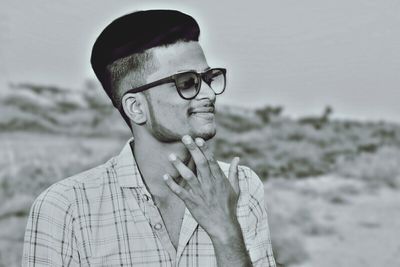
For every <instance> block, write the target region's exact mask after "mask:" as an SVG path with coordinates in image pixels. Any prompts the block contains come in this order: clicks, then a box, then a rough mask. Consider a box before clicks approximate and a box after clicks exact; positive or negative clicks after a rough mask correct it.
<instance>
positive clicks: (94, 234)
mask: <svg viewBox="0 0 400 267" xmlns="http://www.w3.org/2000/svg"><path fill="white" fill-rule="evenodd" d="M132 140H133V139H131V140H130V141H129V142H131V141H132ZM129 142H128V143H127V144H126V145H125V147H124V148H123V150H122V151H121V153H120V154H119V155H118V156H116V157H114V158H112V159H110V160H109V161H108V162H106V163H105V164H103V165H100V166H98V167H96V168H94V169H91V170H88V171H86V172H83V173H80V174H78V175H75V176H72V177H69V178H67V179H64V180H61V181H60V182H57V183H55V184H54V185H52V186H50V187H49V188H48V189H47V190H45V191H44V192H43V193H41V194H40V195H39V197H38V198H37V199H36V200H35V202H34V203H33V205H32V207H31V210H30V214H29V219H28V223H27V227H26V232H25V240H24V251H23V259H22V266H76V265H80V266H165V267H167V266H168V267H169V266H189V267H192V266H193V267H195V266H196V267H203V266H216V257H215V254H214V248H213V245H212V243H211V240H210V238H209V236H208V235H207V233H206V232H205V231H204V230H203V229H202V227H201V226H200V225H199V224H198V223H197V222H196V220H195V219H194V218H193V217H192V215H191V214H190V212H189V211H188V210H187V209H185V213H184V217H183V222H182V226H181V230H180V235H179V245H178V247H177V249H175V247H174V246H173V245H172V243H171V241H170V238H169V236H168V232H167V230H166V228H165V225H164V223H163V220H162V218H161V215H160V213H159V211H158V209H157V207H156V205H155V204H154V202H153V200H152V198H151V195H150V193H149V192H148V190H147V189H146V186H145V185H144V183H143V180H142V177H141V175H140V172H139V170H138V166H137V165H136V162H135V159H134V157H133V154H132V150H131V147H130V145H129ZM219 164H220V167H221V169H222V170H223V171H224V172H225V174H226V175H228V169H229V164H226V163H222V162H219ZM239 187H240V196H239V201H238V207H237V217H238V221H239V223H240V225H241V228H242V232H243V236H244V239H245V244H246V247H247V249H248V251H249V255H250V258H251V260H252V262H253V265H254V266H260V267H261V266H263V267H266V266H275V260H274V258H273V254H272V247H271V241H270V235H269V228H268V222H267V212H266V208H265V205H264V190H263V184H262V182H261V181H260V179H259V178H258V177H257V175H256V174H255V173H254V172H253V171H252V170H251V169H249V168H247V167H243V166H240V167H239Z"/></svg>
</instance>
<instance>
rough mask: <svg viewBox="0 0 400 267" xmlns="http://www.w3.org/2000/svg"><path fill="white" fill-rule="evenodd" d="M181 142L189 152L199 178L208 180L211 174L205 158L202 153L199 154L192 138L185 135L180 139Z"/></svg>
mask: <svg viewBox="0 0 400 267" xmlns="http://www.w3.org/2000/svg"><path fill="white" fill-rule="evenodd" d="M182 142H183V143H184V144H185V146H186V148H187V149H188V150H189V152H190V155H191V156H192V158H193V160H194V163H195V164H196V168H197V171H198V173H199V174H200V176H201V177H202V178H205V179H207V178H210V176H211V175H212V173H211V170H210V166H209V164H208V161H207V158H206V157H205V156H204V154H203V152H201V150H200V148H199V147H198V146H197V144H196V143H195V142H194V140H193V139H192V137H191V136H189V135H185V136H183V137H182ZM200 182H202V181H200Z"/></svg>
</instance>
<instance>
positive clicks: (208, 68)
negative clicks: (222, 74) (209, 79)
mask: <svg viewBox="0 0 400 267" xmlns="http://www.w3.org/2000/svg"><path fill="white" fill-rule="evenodd" d="M210 69H211V68H210V67H207V68H205V69H203V71H207V70H210ZM186 71H195V72H197V70H195V69H190V70H178V73H179V72H186Z"/></svg>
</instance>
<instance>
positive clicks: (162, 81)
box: [124, 68, 226, 100]
mask: <svg viewBox="0 0 400 267" xmlns="http://www.w3.org/2000/svg"><path fill="white" fill-rule="evenodd" d="M213 70H220V71H221V72H222V74H223V76H224V88H223V89H222V91H221V92H220V93H215V91H214V89H212V88H211V86H210V85H209V84H207V85H208V86H210V88H211V89H212V90H213V92H214V94H215V95H220V94H222V93H223V92H225V88H226V69H225V68H210V69H208V70H206V71H204V72H200V73H199V72H197V71H194V70H189V71H184V72H179V73H175V74H173V75H171V76H168V77H165V78H162V79H160V80H157V81H154V82H151V83H148V84H144V85H142V86H139V87H136V88H132V89H129V90H128V91H126V92H125V93H124V95H126V94H129V93H140V92H143V91H146V90H148V89H150V88H153V87H156V86H158V85H162V84H166V83H171V82H174V84H175V88H176V91H177V92H178V94H179V96H180V97H182V98H183V99H185V100H191V99H194V98H195V97H196V96H197V95H198V94H199V92H200V90H201V83H202V81H204V80H203V75H205V74H206V73H208V72H209V71H213ZM186 73H194V74H195V75H196V76H197V78H200V79H199V80H200V82H199V86H198V89H197V92H196V94H195V95H194V96H193V97H190V98H187V97H184V96H183V95H182V93H181V92H180V90H179V89H178V87H177V85H176V78H177V76H178V75H182V74H186ZM204 82H205V83H207V82H206V81H204Z"/></svg>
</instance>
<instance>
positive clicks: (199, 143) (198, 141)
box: [195, 138, 204, 146]
mask: <svg viewBox="0 0 400 267" xmlns="http://www.w3.org/2000/svg"><path fill="white" fill-rule="evenodd" d="M195 142H196V144H197V145H198V146H203V145H204V140H203V139H201V138H196V140H195Z"/></svg>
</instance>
